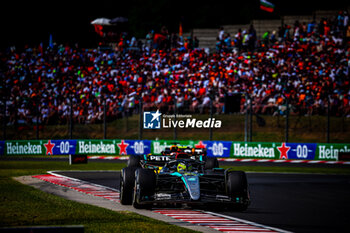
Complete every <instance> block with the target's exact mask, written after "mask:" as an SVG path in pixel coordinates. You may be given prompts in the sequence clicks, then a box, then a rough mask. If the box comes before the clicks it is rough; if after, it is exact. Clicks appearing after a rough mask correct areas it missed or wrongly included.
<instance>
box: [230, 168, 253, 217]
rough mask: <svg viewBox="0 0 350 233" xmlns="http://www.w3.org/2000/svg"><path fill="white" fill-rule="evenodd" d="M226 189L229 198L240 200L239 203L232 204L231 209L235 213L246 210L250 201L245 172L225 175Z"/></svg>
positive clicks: (233, 172)
mask: <svg viewBox="0 0 350 233" xmlns="http://www.w3.org/2000/svg"><path fill="white" fill-rule="evenodd" d="M226 188H227V194H228V195H229V196H231V197H238V198H240V199H241V202H240V203H232V208H233V209H235V210H237V211H244V210H246V209H247V208H248V206H249V203H250V200H249V194H248V192H249V191H248V181H247V176H246V174H245V172H243V171H232V172H229V173H228V174H227V181H226Z"/></svg>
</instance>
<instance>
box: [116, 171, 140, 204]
mask: <svg viewBox="0 0 350 233" xmlns="http://www.w3.org/2000/svg"><path fill="white" fill-rule="evenodd" d="M135 171H136V167H126V168H123V169H122V170H121V172H120V186H119V187H120V203H121V204H122V205H131V204H132V194H133V190H134V184H135Z"/></svg>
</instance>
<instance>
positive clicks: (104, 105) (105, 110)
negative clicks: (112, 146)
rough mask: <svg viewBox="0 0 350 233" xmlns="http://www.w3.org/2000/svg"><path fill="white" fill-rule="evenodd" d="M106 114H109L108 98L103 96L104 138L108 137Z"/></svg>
mask: <svg viewBox="0 0 350 233" xmlns="http://www.w3.org/2000/svg"><path fill="white" fill-rule="evenodd" d="M106 114H107V106H106V98H103V139H107V123H106V118H107V116H106Z"/></svg>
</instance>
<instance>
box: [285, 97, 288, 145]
mask: <svg viewBox="0 0 350 233" xmlns="http://www.w3.org/2000/svg"><path fill="white" fill-rule="evenodd" d="M286 104H287V109H286V129H285V130H286V131H285V142H288V139H289V100H288V98H287V97H286Z"/></svg>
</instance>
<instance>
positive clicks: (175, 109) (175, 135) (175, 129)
mask: <svg viewBox="0 0 350 233" xmlns="http://www.w3.org/2000/svg"><path fill="white" fill-rule="evenodd" d="M176 104H177V100H176V95H174V115H175V122H176V114H177V106H176ZM176 140H177V128H176V126H175V127H174V141H176Z"/></svg>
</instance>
